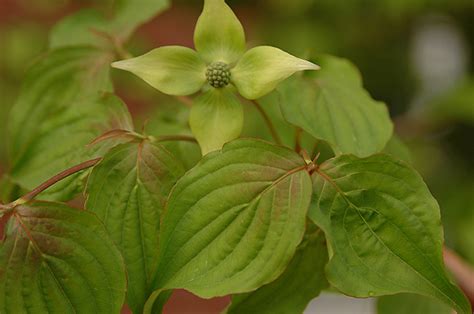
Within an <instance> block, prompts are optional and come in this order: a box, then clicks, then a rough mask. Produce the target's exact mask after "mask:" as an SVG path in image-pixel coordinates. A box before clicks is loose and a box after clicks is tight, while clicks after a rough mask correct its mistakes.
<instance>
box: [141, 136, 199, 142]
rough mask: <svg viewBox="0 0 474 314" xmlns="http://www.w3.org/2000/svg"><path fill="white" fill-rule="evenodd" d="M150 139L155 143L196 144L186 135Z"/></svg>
mask: <svg viewBox="0 0 474 314" xmlns="http://www.w3.org/2000/svg"><path fill="white" fill-rule="evenodd" d="M150 139H151V140H152V141H155V142H170V141H184V142H191V143H197V140H196V139H195V138H194V137H192V136H188V135H162V136H157V137H154V136H150Z"/></svg>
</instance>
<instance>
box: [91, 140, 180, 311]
mask: <svg viewBox="0 0 474 314" xmlns="http://www.w3.org/2000/svg"><path fill="white" fill-rule="evenodd" d="M183 174H184V169H183V167H182V166H181V165H180V164H179V163H177V162H176V161H175V159H174V157H173V156H172V155H171V154H170V153H169V152H168V151H166V150H165V149H164V148H163V147H162V146H161V145H159V144H152V143H149V142H148V141H144V142H141V143H128V144H122V145H119V146H117V147H115V148H113V149H112V150H110V152H109V153H107V154H106V155H105V156H104V159H103V160H102V161H101V162H100V163H99V165H97V166H96V167H95V168H94V169H93V171H92V173H91V175H90V178H89V182H88V185H87V193H88V198H87V202H86V208H87V209H89V210H92V211H94V212H95V213H97V215H98V216H99V218H100V219H101V220H102V221H103V222H104V224H105V226H106V228H107V230H108V231H109V233H110V235H111V237H112V239H113V240H114V241H115V243H116V244H117V245H118V246H119V247H120V249H121V251H122V255H123V257H124V259H125V264H126V266H127V273H128V305H129V306H130V308H131V309H132V310H133V312H134V313H141V312H142V310H143V305H144V304H145V301H146V299H147V297H148V295H149V293H150V291H149V288H150V280H151V279H152V277H153V274H152V269H153V268H154V267H155V266H156V265H154V264H155V263H156V262H157V253H158V249H157V248H158V233H159V229H160V215H161V211H162V209H163V207H164V205H165V202H166V199H167V197H168V194H169V192H170V190H171V187H172V186H173V185H174V184H175V183H176V181H177V180H178V178H179V177H180V176H182V175H183Z"/></svg>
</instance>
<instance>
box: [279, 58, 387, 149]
mask: <svg viewBox="0 0 474 314" xmlns="http://www.w3.org/2000/svg"><path fill="white" fill-rule="evenodd" d="M315 61H316V63H317V64H319V65H320V66H321V70H319V71H314V72H309V73H307V75H304V76H301V75H298V76H294V77H292V78H290V79H288V80H287V81H285V82H284V83H282V84H281V86H280V87H279V89H278V90H279V91H280V94H281V102H280V103H281V109H282V113H283V116H284V117H285V119H287V121H288V122H290V123H292V124H294V125H296V126H298V127H300V128H302V129H303V130H305V131H306V132H308V133H309V134H311V135H312V136H314V137H315V138H317V139H321V140H324V141H326V142H328V143H329V144H330V145H331V146H332V148H333V149H334V151H335V152H336V153H338V154H354V155H356V156H359V157H365V156H369V155H371V154H374V153H377V152H380V151H381V150H382V149H383V148H384V147H385V145H386V143H387V142H388V140H389V139H390V137H391V135H392V129H393V125H392V122H391V121H390V116H389V114H388V110H387V107H386V106H385V104H383V103H381V102H377V101H375V100H373V99H372V98H371V97H370V95H369V94H368V92H367V91H366V90H364V88H363V86H362V81H361V78H360V74H359V72H358V71H357V69H356V68H355V67H354V66H353V65H352V64H350V63H349V62H348V61H347V60H344V59H339V58H336V57H330V56H323V57H319V58H316V60H315Z"/></svg>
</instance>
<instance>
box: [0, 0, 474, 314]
mask: <svg viewBox="0 0 474 314" xmlns="http://www.w3.org/2000/svg"><path fill="white" fill-rule="evenodd" d="M103 1H105V0H103ZM103 1H99V0H97V1H95V2H96V3H99V2H103ZM227 2H228V3H229V4H230V5H231V6H232V7H233V9H234V10H235V12H236V14H237V15H238V17H239V18H240V20H241V21H242V23H243V24H244V28H245V29H246V32H247V37H248V39H249V43H250V45H257V44H269V45H273V46H276V47H279V48H282V49H283V50H286V51H288V52H290V53H293V54H296V55H298V56H303V57H304V56H308V57H309V56H311V55H314V54H316V53H318V54H319V53H330V54H334V55H337V56H341V57H345V58H348V59H350V60H351V61H352V62H353V63H355V64H356V65H357V67H358V68H359V69H360V71H361V73H362V77H363V80H364V85H365V88H366V89H367V90H368V91H369V92H370V93H371V95H372V96H373V97H374V98H375V99H377V100H381V101H384V102H386V103H387V105H388V106H389V108H390V112H391V115H392V118H393V120H394V121H395V126H396V132H397V133H398V134H399V135H400V137H401V139H402V141H403V142H404V143H405V144H406V145H407V147H408V149H409V156H410V157H407V158H409V159H410V160H411V162H412V164H413V165H414V166H415V168H416V169H417V170H418V171H419V172H420V173H421V174H422V175H423V177H424V178H425V180H426V182H427V183H428V185H429V187H430V189H431V191H432V192H433V194H434V195H435V197H436V198H437V200H438V201H439V203H440V205H441V210H442V219H443V224H444V228H445V237H446V245H447V246H448V247H450V248H451V249H453V250H454V251H456V252H457V253H458V254H459V255H460V256H462V257H463V258H464V259H465V261H467V262H468V263H471V264H472V265H474V0H351V1H347V0H291V1H288V0H258V1H257V0H228V1H227ZM94 4H95V3H94V1H86V0H0V175H1V174H2V173H3V172H4V171H6V169H7V168H8V163H7V160H6V154H5V146H6V145H3V144H1V143H5V141H6V138H7V137H8V135H7V134H6V132H5V126H6V124H7V120H8V111H9V109H10V108H11V106H12V105H13V104H14V102H15V98H16V97H17V94H18V91H19V87H20V84H21V81H22V78H23V77H24V74H25V71H26V69H27V68H28V67H29V65H31V64H32V63H33V62H34V61H35V59H36V58H37V57H38V56H40V55H41V54H42V53H43V52H45V51H46V49H47V46H48V31H49V29H51V27H52V26H53V25H54V24H55V23H56V22H57V21H58V20H60V19H61V18H62V17H64V16H66V15H68V14H70V13H72V12H74V11H75V10H78V9H80V8H83V7H88V6H91V5H94ZM201 5H202V4H201V1H195V0H193V1H191V0H188V1H185V0H175V1H173V5H172V7H171V8H170V9H169V10H167V11H166V12H164V13H163V14H161V15H160V16H158V17H157V18H155V19H154V20H153V21H151V22H150V23H147V24H146V25H144V26H142V27H141V28H140V29H139V30H138V32H137V33H136V35H135V36H134V37H133V40H132V41H131V42H130V43H129V45H128V47H127V48H128V50H129V51H131V52H132V54H136V55H138V54H141V53H143V52H146V51H148V50H150V49H152V48H154V47H157V46H162V45H168V44H180V45H185V46H190V47H191V46H192V35H193V28H194V24H195V22H196V19H197V17H198V16H199V13H200V10H201ZM113 74H114V77H115V80H116V89H117V91H118V93H119V95H120V96H121V97H122V98H123V99H124V100H125V101H126V102H127V104H128V106H129V108H130V110H131V112H132V113H133V115H134V117H135V119H136V120H137V121H138V122H139V123H140V121H144V120H145V119H148V120H150V121H154V120H157V121H160V122H161V124H160V125H161V126H163V125H167V123H168V125H169V127H170V128H172V127H173V126H174V125H176V124H180V123H181V124H186V121H187V118H186V114H187V113H186V112H182V111H183V110H181V109H177V107H178V106H177V105H175V104H174V101H173V100H172V99H169V98H166V97H165V96H163V95H160V94H158V92H156V91H155V90H153V89H151V88H150V87H148V85H147V84H144V83H142V82H141V81H140V80H138V79H136V78H134V77H132V76H131V75H123V74H120V73H118V71H117V72H115V71H114V72H113ZM179 108H182V107H179ZM150 128H152V129H153V123H152V122H150ZM150 132H151V131H150ZM151 133H152V132H151ZM405 153H406V154H408V153H407V152H405ZM341 298H343V297H337V296H334V295H331V294H328V295H324V296H323V297H322V298H321V299H320V300H317V301H315V302H314V303H312V304H311V305H310V307H309V308H308V310H307V312H308V313H314V312H316V309H318V311H317V312H320V313H356V312H357V311H359V313H371V312H373V311H374V309H375V305H374V302H373V300H357V301H354V300H351V299H349V298H344V299H342V301H341ZM226 302H227V299H225V298H224V299H218V300H212V301H201V300H198V299H197V298H193V297H192V296H190V295H188V294H187V293H185V292H177V293H175V295H174V296H173V298H172V301H171V304H170V305H169V306H168V307H167V311H168V312H169V313H197V312H200V311H201V312H202V313H217V312H218V311H219V310H221V309H222V308H223V307H224V306H225V304H226ZM322 309H328V310H322ZM329 309H331V310H329Z"/></svg>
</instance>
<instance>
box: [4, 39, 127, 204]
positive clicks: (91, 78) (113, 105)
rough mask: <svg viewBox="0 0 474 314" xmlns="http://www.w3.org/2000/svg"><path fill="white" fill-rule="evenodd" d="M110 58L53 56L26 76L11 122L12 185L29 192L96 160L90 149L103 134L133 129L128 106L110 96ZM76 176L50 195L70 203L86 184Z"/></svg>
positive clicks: (74, 51)
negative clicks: (55, 176) (50, 179)
mask: <svg viewBox="0 0 474 314" xmlns="http://www.w3.org/2000/svg"><path fill="white" fill-rule="evenodd" d="M109 57H110V56H108V57H107V56H106V55H104V54H103V53H101V52H100V51H98V50H96V49H93V48H64V49H59V50H55V51H53V52H51V53H50V54H49V55H48V56H47V57H46V58H45V59H43V60H41V61H40V62H39V63H37V64H36V65H35V66H33V67H32V68H31V69H30V71H29V72H28V74H27V77H26V80H25V83H24V85H23V87H22V90H21V94H20V97H19V99H18V101H17V103H16V104H15V105H14V107H13V109H12V111H11V114H10V117H9V134H10V136H9V140H10V141H9V148H10V149H9V152H10V159H11V162H12V170H11V177H12V179H13V180H14V181H15V182H16V183H18V184H19V185H21V186H22V187H24V188H27V189H33V188H34V187H35V186H37V185H38V184H40V183H41V182H43V181H45V180H46V179H48V178H49V177H51V176H53V175H55V174H57V173H58V172H60V171H62V170H64V169H67V168H69V167H71V166H72V165H74V164H77V163H80V162H83V161H85V160H87V159H91V158H94V157H96V156H97V154H98V152H97V150H98V148H97V147H87V144H89V143H90V142H91V141H92V140H93V139H94V138H96V137H97V136H99V135H101V134H102V133H104V132H106V131H108V130H111V129H115V128H119V129H132V122H131V118H130V115H129V113H128V111H127V108H126V106H125V105H124V104H123V103H122V102H121V101H120V100H119V99H118V98H116V97H115V96H113V95H111V94H108V93H104V92H103V91H104V90H110V80H109V78H108V65H107V63H108V62H109V60H110V59H108V58H109ZM78 177H79V175H74V176H72V177H70V178H68V179H66V180H65V181H64V182H61V183H60V184H59V185H56V186H55V187H53V188H52V189H49V190H48V191H47V192H46V194H44V195H47V196H46V198H47V199H56V200H58V199H59V200H68V199H70V198H71V197H72V196H73V195H75V194H76V193H77V192H78V191H79V190H80V188H81V187H82V183H81V182H79V181H78V180H77V179H78Z"/></svg>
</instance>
